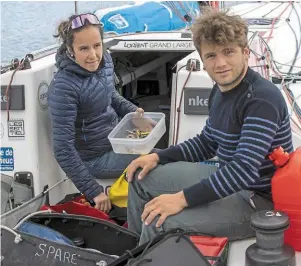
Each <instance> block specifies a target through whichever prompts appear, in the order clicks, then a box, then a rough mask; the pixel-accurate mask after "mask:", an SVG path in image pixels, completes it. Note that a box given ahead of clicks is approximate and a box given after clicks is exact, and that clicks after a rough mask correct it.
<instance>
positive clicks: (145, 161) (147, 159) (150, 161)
mask: <svg viewBox="0 0 301 266" xmlns="http://www.w3.org/2000/svg"><path fill="white" fill-rule="evenodd" d="M158 162H159V156H158V155H157V154H156V153H152V154H149V155H145V156H142V157H139V158H137V159H136V160H134V161H132V162H131V164H130V165H129V166H128V167H127V170H126V177H127V180H128V182H131V181H132V180H133V176H134V174H135V172H136V170H137V169H138V168H142V171H141V172H140V173H139V176H138V179H139V180H141V179H143V178H144V177H145V175H146V174H147V173H148V172H150V171H151V170H153V169H154V168H155V167H156V166H157V165H158Z"/></svg>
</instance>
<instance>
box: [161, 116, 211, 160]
mask: <svg viewBox="0 0 301 266" xmlns="http://www.w3.org/2000/svg"><path fill="white" fill-rule="evenodd" d="M216 149H217V143H216V142H215V141H214V139H213V137H212V134H211V131H210V119H209V118H208V119H207V121H206V125H205V127H204V128H203V130H202V132H201V134H198V135H197V136H196V137H194V138H192V139H189V140H186V141H184V142H183V143H180V144H178V145H172V146H170V147H168V148H167V149H164V150H161V151H158V152H156V153H157V154H158V156H159V159H160V164H166V163H170V162H178V161H187V162H201V161H205V160H208V159H211V158H213V157H214V156H215V153H216Z"/></svg>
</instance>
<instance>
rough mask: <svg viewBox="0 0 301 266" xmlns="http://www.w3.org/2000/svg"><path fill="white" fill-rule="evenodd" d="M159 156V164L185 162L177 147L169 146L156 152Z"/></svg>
mask: <svg viewBox="0 0 301 266" xmlns="http://www.w3.org/2000/svg"><path fill="white" fill-rule="evenodd" d="M156 153H157V154H158V156H159V163H160V164H167V163H174V162H179V161H185V159H184V156H183V154H182V152H181V150H180V148H179V147H177V146H170V147H168V148H167V149H164V150H159V151H156Z"/></svg>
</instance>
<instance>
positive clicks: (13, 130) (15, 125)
mask: <svg viewBox="0 0 301 266" xmlns="http://www.w3.org/2000/svg"><path fill="white" fill-rule="evenodd" d="M7 127H8V137H9V138H14V139H24V138H25V127H24V120H23V119H18V120H10V121H8V122H7Z"/></svg>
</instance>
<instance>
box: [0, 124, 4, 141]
mask: <svg viewBox="0 0 301 266" xmlns="http://www.w3.org/2000/svg"><path fill="white" fill-rule="evenodd" d="M3 136H4V126H3V125H2V123H0V139H2V138H3Z"/></svg>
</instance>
